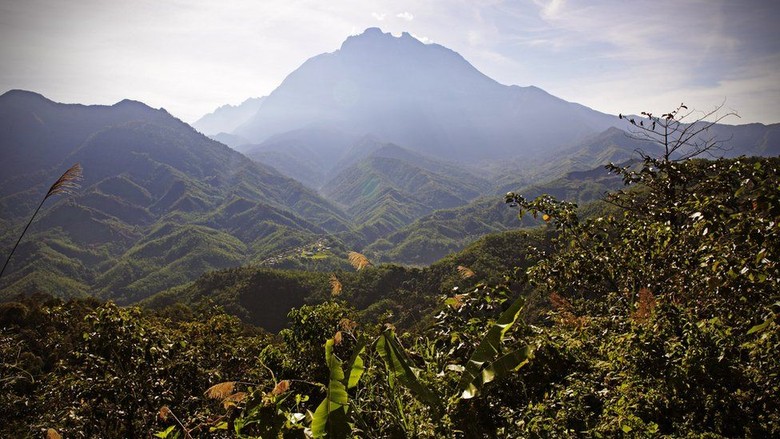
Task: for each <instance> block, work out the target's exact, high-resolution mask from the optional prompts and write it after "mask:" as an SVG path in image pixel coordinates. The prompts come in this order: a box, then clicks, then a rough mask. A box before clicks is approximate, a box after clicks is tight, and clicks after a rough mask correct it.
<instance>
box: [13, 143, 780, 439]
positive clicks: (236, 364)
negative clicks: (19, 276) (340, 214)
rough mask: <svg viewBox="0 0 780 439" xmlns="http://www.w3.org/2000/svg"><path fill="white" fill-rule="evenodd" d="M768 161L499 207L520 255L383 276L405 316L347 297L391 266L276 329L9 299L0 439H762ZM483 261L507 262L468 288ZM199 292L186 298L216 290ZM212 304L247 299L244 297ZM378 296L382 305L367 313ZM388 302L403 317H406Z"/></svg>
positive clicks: (770, 356)
mask: <svg viewBox="0 0 780 439" xmlns="http://www.w3.org/2000/svg"><path fill="white" fill-rule="evenodd" d="M779 167H780V159H777V158H771V159H758V158H740V159H731V160H717V161H705V160H688V161H683V162H674V161H670V160H654V159H650V158H648V159H646V160H645V162H644V163H643V165H642V166H640V167H639V168H619V167H616V166H611V167H610V169H611V170H612V171H613V172H614V173H615V174H616V175H619V176H620V177H622V178H623V180H624V182H625V183H626V184H627V187H626V188H625V189H624V190H623V191H618V192H616V193H613V194H612V195H610V196H609V197H608V198H607V199H606V200H605V201H606V203H607V204H605V205H601V207H599V208H594V209H591V210H590V211H589V212H590V213H589V214H588V215H587V216H585V215H582V212H581V211H578V210H577V208H576V205H574V204H572V203H568V202H562V201H557V200H555V199H554V198H552V197H549V196H544V195H543V196H540V197H536V198H535V199H533V200H528V199H526V198H524V197H523V196H521V195H519V194H514V193H509V194H507V202H508V203H509V204H510V206H512V207H514V208H517V209H518V210H519V211H520V212H519V213H520V214H521V215H531V216H532V217H535V218H538V219H539V220H541V221H542V225H541V226H540V229H539V230H536V231H534V232H530V233H524V234H517V233H515V234H512V235H502V236H511V237H512V238H513V239H514V240H515V242H513V243H510V244H513V245H510V246H504V247H502V246H499V247H501V248H503V249H505V250H507V249H512V248H513V247H514V248H515V249H517V250H518V252H517V253H515V252H513V251H509V250H507V252H506V253H504V254H503V256H501V255H502V254H501V253H500V252H499V253H497V255H498V256H495V255H493V256H490V257H484V258H479V257H475V258H474V259H472V260H471V261H469V262H465V263H463V264H462V265H455V263H453V261H452V260H450V261H449V262H446V261H443V262H442V264H441V265H435V266H432V267H429V268H428V269H427V270H429V271H428V272H426V273H429V274H430V277H428V278H427V279H438V280H439V281H440V283H439V284H433V283H425V282H423V281H418V282H417V283H408V282H407V283H406V284H404V283H403V282H400V283H399V284H398V285H399V290H400V289H402V288H403V287H406V288H407V289H408V291H409V292H408V293H405V294H407V296H406V297H407V299H406V300H402V301H401V300H397V299H398V297H393V296H392V294H385V293H382V295H375V296H371V295H372V294H376V293H375V292H374V291H373V290H372V288H373V287H371V288H367V287H366V288H363V289H361V285H362V286H363V287H365V285H371V283H370V282H368V283H366V284H363V283H361V282H362V280H361V276H363V277H365V280H368V279H371V278H373V279H375V280H377V281H376V283H375V284H381V283H382V282H381V281H379V280H381V279H389V278H391V277H392V276H390V275H389V274H388V273H392V272H393V270H395V271H397V272H402V271H403V270H401V269H400V268H399V269H394V268H392V267H382V266H379V267H366V268H363V269H362V270H360V271H359V272H357V273H350V274H348V275H347V274H346V272H337V273H335V274H334V275H333V276H332V277H324V276H323V277H322V278H321V279H313V278H312V279H310V281H311V282H315V283H317V285H319V286H318V287H317V288H318V289H319V291H320V297H319V300H314V301H312V302H311V303H308V304H302V305H301V306H299V307H297V308H296V309H294V310H293V311H291V312H290V313H289V316H288V319H289V323H288V325H287V327H286V328H285V329H283V330H281V331H280V332H279V333H278V334H276V335H272V334H269V333H266V332H264V331H262V330H258V329H256V328H255V327H253V326H251V325H248V324H246V323H244V322H242V321H241V320H240V319H239V318H237V317H234V316H231V315H228V314H226V313H224V312H222V311H220V309H219V308H215V307H214V306H212V305H209V304H208V302H205V301H200V302H198V301H193V302H191V306H188V305H184V304H180V303H179V304H177V303H173V302H171V303H168V306H167V307H162V308H155V309H139V308H120V307H117V306H115V305H113V304H111V303H99V302H96V301H91V300H71V301H68V302H63V301H61V300H59V299H46V298H43V297H30V298H23V299H19V300H18V301H16V302H10V303H5V304H3V305H2V308H1V309H0V327H2V328H3V329H2V334H3V335H2V339H0V352H1V353H2V354H1V355H2V357H1V359H2V364H0V369H2V380H1V381H0V412H2V413H3V414H4V415H5V416H4V420H3V423H2V427H0V431H2V432H3V436H7V437H40V436H44V435H48V436H49V437H59V435H61V436H62V437H68V438H69V437H142V436H148V435H150V434H152V433H153V434H154V435H155V436H157V437H163V438H166V437H167V438H173V437H177V438H186V437H264V438H265V437H306V436H314V437H321V436H327V437H369V438H382V437H486V438H489V437H575V436H582V437H776V436H778V435H780V398H777V395H778V393H779V392H780V377H779V376H778V371H780V359H779V358H778V349H779V348H780V331H778V323H779V322H778V318H777V316H778V314H780V288H778V287H780V285H779V283H780V276H779V274H780V273H778V257H780V255H778V250H779V249H780V225H778V220H779V219H780V198H779V196H780V178H779V177H778V174H779V172H778V171H780V169H778V168H779ZM578 212H579V213H578ZM491 239H495V240H496V241H498V242H505V241H506V238H505V237H504V238H502V237H495V238H491ZM483 250H484V249H483ZM471 251H472V255H473V254H474V252H475V251H479V249H476V250H475V249H474V248H472V250H471ZM485 252H486V253H489V252H488V251H487V250H485ZM517 255H521V256H517ZM491 257H492V258H495V257H498V258H504V259H502V260H500V261H499V262H498V265H500V266H501V267H516V268H502V271H503V273H502V275H501V276H496V275H495V273H491V275H490V276H487V277H485V276H484V274H480V270H483V273H484V272H485V271H490V269H489V268H487V266H486V265H485V264H489V263H488V262H487V261H489V260H490V258H491ZM505 258H510V259H511V258H515V259H513V260H509V261H507V260H506V259H505ZM472 263H473V264H472ZM382 270H384V271H382ZM399 270H400V271H399ZM439 270H441V271H439ZM447 270H449V272H448V273H446V274H445V273H444V272H445V271H447ZM420 271H421V272H422V270H420ZM223 273H228V272H223ZM230 273H233V275H234V276H236V277H237V278H239V279H243V281H244V282H245V283H251V281H252V276H255V275H256V274H255V272H252V273H249V272H247V273H244V274H242V272H241V271H240V270H239V271H235V270H234V271H232V272H230ZM437 273H438V274H437ZM271 274H273V273H271ZM268 275H269V274H266V276H268ZM210 276H212V277H211V279H212V280H214V279H217V278H218V277H219V276H220V275H219V274H212V275H210ZM223 276H224V274H223ZM242 276H243V277H242ZM399 276H401V275H399ZM437 276H438V277H437ZM448 276H449V277H448ZM291 278H294V276H292V275H291ZM422 278H423V277H421V279H422ZM277 281H278V282H280V283H283V282H282V281H283V279H281V278H279V279H277ZM200 282H201V285H200V287H196V288H201V290H202V291H203V292H204V296H205V292H207V291H209V290H214V288H210V287H208V285H207V283H206V281H205V280H202V281H200ZM196 284H197V283H196ZM420 288H427V289H429V290H428V291H427V292H420V291H419V289H420ZM216 290H218V291H221V292H222V294H224V295H230V294H233V295H234V296H235V297H241V294H248V292H247V291H246V289H245V288H244V287H242V286H241V284H237V285H236V286H235V287H234V288H233V289H226V288H223V287H220V288H216ZM413 292H414V294H413ZM423 293H427V294H423ZM401 296H402V297H403V295H401ZM361 298H363V299H365V300H364V301H363V302H361V300H362V299H361ZM382 300H391V301H394V302H393V306H387V307H385V308H381V309H376V310H374V312H367V311H366V310H368V309H370V308H371V306H373V304H375V303H380V302H381V301H382ZM377 306H379V305H377ZM399 309H401V310H403V309H406V311H407V312H411V310H415V309H416V310H418V311H419V313H420V317H419V318H414V319H410V320H406V321H404V320H403V319H399V318H398V316H397V314H396V313H397V311H398V310H399Z"/></svg>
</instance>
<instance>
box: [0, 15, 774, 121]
mask: <svg viewBox="0 0 780 439" xmlns="http://www.w3.org/2000/svg"><path fill="white" fill-rule="evenodd" d="M779 23H780V1H777V0H764V1H761V0H755V1H753V0H740V1H736V0H699V1H685V0H673V1H666V0H658V1H639V0H637V1H599V0H579V1H576V0H552V1H550V0H525V1H520V0H517V1H500V0H484V1H483V0H460V1H459V0H431V1H421V0H417V1H406V0H387V1H384V0H382V1H367V0H254V1H249V0H246V1H244V0H238V1H231V0H221V1H215V0H211V1H196V0H70V1H63V0H18V1H15V0H0V93H3V92H5V91H7V90H10V89H15V88H21V89H27V90H32V91H36V92H39V93H42V94H44V95H45V96H47V97H49V98H50V99H53V100H55V101H60V102H79V103H85V104H112V103H115V102H117V101H119V100H122V99H124V98H131V99H136V100H140V101H143V102H145V103H147V104H149V105H151V106H153V107H156V108H157V107H164V108H165V109H167V110H168V111H169V112H170V113H172V114H174V115H175V116H177V117H179V118H181V119H183V120H185V121H187V122H192V121H194V120H196V119H197V118H198V117H200V116H201V115H203V114H205V113H208V112H210V111H212V110H213V109H214V108H216V107H218V106H220V105H222V104H226V103H230V104H238V103H240V102H241V101H243V100H244V99H246V98H248V97H255V96H262V95H266V94H268V93H270V92H271V91H272V90H273V89H274V88H275V87H276V86H278V85H279V84H280V83H281V81H282V80H283V79H284V77H285V76H286V75H287V74H289V73H290V72H292V71H293V70H294V69H295V68H297V67H298V66H300V65H301V64H302V63H303V62H304V61H305V60H306V59H307V58H309V57H311V56H314V55H317V54H319V53H323V52H332V51H334V50H336V49H338V48H339V47H340V45H341V43H342V41H343V40H344V39H345V38H346V37H347V36H349V35H351V34H356V33H360V32H362V31H363V30H364V29H365V28H367V27H374V26H376V27H380V28H382V30H384V31H385V32H392V33H394V34H396V35H397V34H400V32H402V31H408V32H410V33H411V34H412V35H414V36H416V37H417V38H419V39H421V40H423V41H425V42H435V43H438V44H441V45H443V46H446V47H449V48H451V49H453V50H455V51H457V52H459V53H460V54H461V55H463V56H464V57H465V58H466V59H467V60H468V61H470V62H471V63H472V64H473V65H474V66H475V67H477V68H478V69H479V70H481V71H482V72H483V73H485V74H487V75H488V76H490V77H492V78H494V79H496V80H498V81H499V82H501V83H504V84H517V85H536V86H538V87H541V88H543V89H545V90H547V91H548V92H550V93H552V94H554V95H556V96H559V97H561V98H563V99H566V100H569V101H574V102H579V103H582V104H584V105H587V106H589V107H591V108H594V109H597V110H600V111H604V112H608V113H615V114H616V113H618V112H624V113H627V112H632V113H638V112H640V111H644V110H647V111H653V112H656V113H660V112H664V111H666V110H669V109H672V108H673V107H675V106H676V105H678V104H679V103H680V102H682V101H684V102H685V103H686V104H688V105H690V106H695V107H697V108H699V109H711V108H712V107H714V106H715V105H717V104H720V103H721V102H723V101H724V99H725V101H726V107H728V108H729V109H733V110H736V111H737V112H738V113H739V114H740V116H741V119H730V120H729V122H730V123H748V122H764V123H774V122H780V73H779V72H780V30H778V29H780V24H779Z"/></svg>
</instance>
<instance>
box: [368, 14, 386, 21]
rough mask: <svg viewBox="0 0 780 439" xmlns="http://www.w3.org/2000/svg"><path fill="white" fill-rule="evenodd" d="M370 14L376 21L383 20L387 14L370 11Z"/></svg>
mask: <svg viewBox="0 0 780 439" xmlns="http://www.w3.org/2000/svg"><path fill="white" fill-rule="evenodd" d="M371 16H372V17H374V18H376V20H377V21H383V20H384V19H385V17H386V16H387V14H380V13H379V12H372V13H371Z"/></svg>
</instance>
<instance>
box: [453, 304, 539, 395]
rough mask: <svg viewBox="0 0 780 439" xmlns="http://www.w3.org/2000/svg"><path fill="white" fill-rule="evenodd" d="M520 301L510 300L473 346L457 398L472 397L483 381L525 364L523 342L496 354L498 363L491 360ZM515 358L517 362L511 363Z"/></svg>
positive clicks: (517, 312)
mask: <svg viewBox="0 0 780 439" xmlns="http://www.w3.org/2000/svg"><path fill="white" fill-rule="evenodd" d="M523 303H524V301H523V298H522V297H518V298H517V299H516V300H515V301H514V302H512V304H511V305H510V306H509V308H508V309H507V310H506V311H504V312H503V313H501V315H500V316H499V317H498V320H497V321H496V323H495V324H493V326H491V328H490V329H489V330H488V332H487V334H486V335H485V337H484V338H483V339H482V341H481V342H479V345H478V346H477V349H475V350H474V353H473V354H472V355H471V358H470V359H469V361H468V362H467V363H466V369H465V371H464V372H463V376H462V377H461V379H460V383H459V385H458V387H459V388H460V390H461V391H462V392H463V393H462V394H461V398H464V399H468V398H473V397H474V396H476V395H477V393H478V392H479V389H480V388H481V387H482V385H483V384H484V383H488V382H490V381H493V380H494V379H495V378H498V377H500V376H504V375H505V374H506V373H508V372H509V371H511V370H514V369H516V368H518V367H520V366H522V364H525V363H524V361H526V360H527V359H528V358H530V355H531V353H530V348H529V347H527V346H526V347H525V348H521V349H519V350H516V351H513V352H510V353H509V354H507V355H505V356H504V357H501V358H499V360H501V363H498V364H496V362H498V360H496V361H495V362H493V363H491V361H493V360H494V359H495V358H496V356H498V355H499V354H501V342H502V341H503V340H504V336H505V335H506V332H507V331H509V329H510V328H511V327H512V326H513V325H514V324H515V322H517V319H518V317H519V316H520V311H521V310H522V309H523ZM526 351H527V352H526ZM515 361H516V362H517V364H514V362H515ZM513 364H514V365H513ZM510 366H511V367H510ZM507 368H508V369H507ZM499 374H500V376H499Z"/></svg>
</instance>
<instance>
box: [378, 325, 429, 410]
mask: <svg viewBox="0 0 780 439" xmlns="http://www.w3.org/2000/svg"><path fill="white" fill-rule="evenodd" d="M376 349H377V351H379V355H380V356H381V357H382V359H383V360H384V363H385V367H386V368H387V371H388V373H389V374H390V383H391V385H392V384H393V383H395V381H396V380H398V381H399V382H400V383H401V384H403V385H404V386H406V387H407V388H408V389H409V390H411V391H412V393H413V394H414V395H415V397H416V398H417V399H419V400H420V401H422V402H423V403H425V404H428V406H430V407H431V408H433V409H436V410H437V411H440V410H441V408H442V404H441V400H440V399H439V397H438V396H437V395H436V394H435V393H433V391H431V390H430V389H429V388H428V387H427V386H425V385H424V384H422V383H421V382H420V380H418V379H417V375H415V374H414V372H413V371H412V368H411V367H410V366H409V364H410V361H409V357H408V356H407V355H406V351H404V349H403V348H402V347H401V345H400V344H398V341H397V340H396V338H395V333H394V332H393V331H392V330H389V329H388V330H386V331H384V332H383V333H382V335H381V336H380V337H379V339H378V340H377V342H376Z"/></svg>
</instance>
